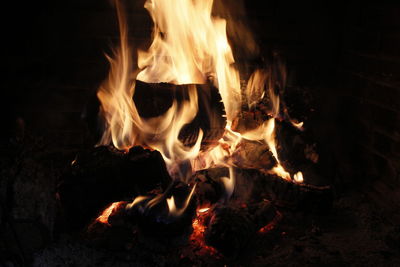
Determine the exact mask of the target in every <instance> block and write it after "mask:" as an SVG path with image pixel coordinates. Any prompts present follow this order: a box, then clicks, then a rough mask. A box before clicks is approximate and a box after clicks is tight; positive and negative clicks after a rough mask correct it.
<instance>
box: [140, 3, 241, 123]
mask: <svg viewBox="0 0 400 267" xmlns="http://www.w3.org/2000/svg"><path fill="white" fill-rule="evenodd" d="M212 7H213V0H202V1H198V0H195V1H188V0H169V1H165V0H148V1H146V3H145V8H146V9H147V10H148V11H149V13H150V15H151V17H152V19H153V22H154V30H153V42H152V44H151V46H150V48H149V50H148V51H139V53H138V65H139V68H141V69H143V70H142V71H141V72H140V73H139V74H138V76H137V79H138V80H141V81H144V82H151V83H157V82H168V83H174V84H190V83H196V84H199V83H205V82H206V81H207V79H212V80H214V84H215V86H216V87H217V88H218V89H219V92H220V94H221V97H222V101H223V103H224V106H225V111H226V116H227V120H228V121H231V120H232V119H233V118H234V117H235V116H236V114H237V113H238V112H239V108H240V104H241V94H240V80H239V73H238V71H237V70H236V69H235V68H234V67H233V66H232V64H233V63H234V62H235V61H234V58H233V54H232V50H231V47H230V45H229V43H228V38H227V35H226V21H225V20H224V19H221V18H217V17H213V16H212V15H211V12H212Z"/></svg>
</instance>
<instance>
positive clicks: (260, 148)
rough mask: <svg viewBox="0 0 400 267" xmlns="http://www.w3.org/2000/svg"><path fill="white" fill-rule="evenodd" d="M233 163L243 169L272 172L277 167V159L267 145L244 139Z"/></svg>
mask: <svg viewBox="0 0 400 267" xmlns="http://www.w3.org/2000/svg"><path fill="white" fill-rule="evenodd" d="M232 158H233V162H234V163H235V165H236V166H240V167H241V168H247V169H248V168H257V169H264V170H270V169H272V168H273V167H274V166H276V163H277V162H276V159H275V158H274V156H273V155H272V152H271V151H270V150H269V147H268V145H267V144H264V143H260V142H254V141H248V140H245V139H243V140H242V141H241V143H240V144H239V146H238V149H237V150H236V151H235V152H234V153H233V155H232Z"/></svg>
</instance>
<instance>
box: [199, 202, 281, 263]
mask: <svg viewBox="0 0 400 267" xmlns="http://www.w3.org/2000/svg"><path fill="white" fill-rule="evenodd" d="M211 212H212V214H213V215H212V217H211V218H210V221H209V223H208V226H207V230H206V231H205V239H206V243H207V245H210V246H213V247H214V248H216V249H217V250H218V251H219V252H221V253H222V254H224V255H225V256H227V257H231V258H234V257H236V256H237V255H238V254H239V253H240V252H241V251H242V250H243V249H244V248H245V247H246V245H247V244H248V242H249V241H250V239H251V238H252V237H253V236H254V235H255V234H256V233H257V231H258V230H260V229H261V228H262V227H263V226H265V225H266V224H268V223H270V222H271V221H273V219H274V218H275V216H276V215H277V212H276V209H275V208H274V206H273V205H272V204H271V203H270V202H269V201H263V202H261V203H258V204H252V205H249V206H246V207H243V206H239V207H238V206H233V205H230V206H222V205H217V206H215V207H214V208H213V210H212V211H211Z"/></svg>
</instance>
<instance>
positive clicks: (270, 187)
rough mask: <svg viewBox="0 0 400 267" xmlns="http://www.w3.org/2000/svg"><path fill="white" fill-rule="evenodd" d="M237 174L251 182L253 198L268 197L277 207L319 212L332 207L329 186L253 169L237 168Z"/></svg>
mask: <svg viewBox="0 0 400 267" xmlns="http://www.w3.org/2000/svg"><path fill="white" fill-rule="evenodd" d="M237 175H238V176H240V177H242V178H244V179H246V180H249V181H252V182H253V187H252V192H251V196H252V198H253V199H254V200H258V201H261V200H262V199H268V200H271V201H273V203H274V204H275V205H277V206H279V207H283V208H290V209H294V210H301V211H304V212H311V213H319V214H320V213H327V212H329V211H330V210H331V208H332V204H333V200H334V193H333V189H332V187H330V186H314V185H309V184H300V183H295V182H292V181H288V180H285V179H282V178H281V177H279V176H277V175H274V174H269V173H266V172H264V171H260V170H255V169H238V170H237Z"/></svg>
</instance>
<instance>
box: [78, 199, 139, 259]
mask: <svg viewBox="0 0 400 267" xmlns="http://www.w3.org/2000/svg"><path fill="white" fill-rule="evenodd" d="M127 204H128V202H125V201H120V202H114V203H112V204H110V205H109V206H108V207H107V208H106V209H104V210H103V211H102V212H101V213H100V214H99V216H98V217H97V218H96V219H95V220H94V221H93V222H92V223H91V224H90V225H89V226H88V227H87V229H86V232H85V238H86V239H87V240H88V241H89V242H90V244H92V245H94V246H96V247H101V248H106V249H110V250H119V251H120V250H123V249H126V248H127V247H129V246H130V244H131V243H132V242H134V239H135V234H134V229H135V225H134V224H132V223H131V221H130V220H128V218H127V214H126V210H125V208H126V205H127Z"/></svg>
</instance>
